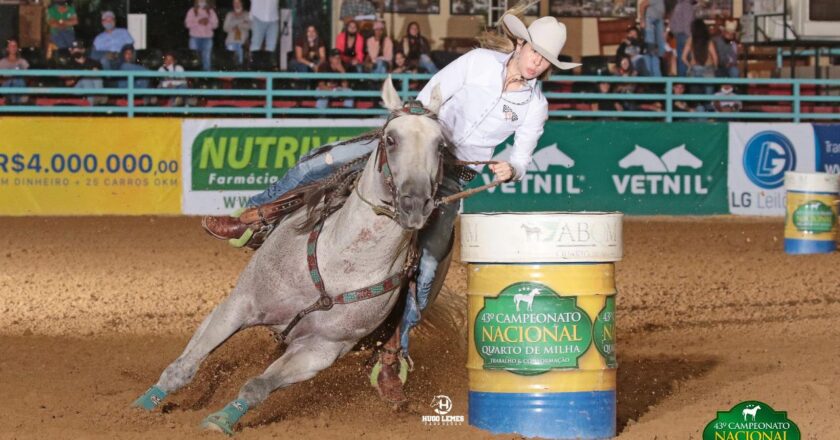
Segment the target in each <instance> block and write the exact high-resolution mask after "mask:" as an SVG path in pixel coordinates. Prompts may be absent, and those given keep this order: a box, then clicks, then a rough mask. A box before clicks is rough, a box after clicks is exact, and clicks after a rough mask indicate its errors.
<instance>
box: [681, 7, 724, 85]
mask: <svg viewBox="0 0 840 440" xmlns="http://www.w3.org/2000/svg"><path fill="white" fill-rule="evenodd" d="M682 59H683V62H684V63H685V64H686V66H688V76H691V77H694V78H713V77H714V76H715V66H717V64H718V60H717V52H716V51H715V45H714V43H712V40H711V38H710V37H709V28H708V27H706V23H705V22H703V19H700V18H698V19H695V20H694V21H693V22H691V36H690V37H688V41H686V42H685V48H684V49H683V58H682ZM713 91H714V86H712V85H711V84H703V85H702V86H700V87H698V88H697V89H696V90H695V91H694V93H705V94H707V95H711V94H712V93H713Z"/></svg>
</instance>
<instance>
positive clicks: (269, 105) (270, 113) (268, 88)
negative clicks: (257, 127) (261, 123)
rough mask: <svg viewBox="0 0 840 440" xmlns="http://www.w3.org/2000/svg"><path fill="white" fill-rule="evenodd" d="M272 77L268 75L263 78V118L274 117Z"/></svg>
mask: <svg viewBox="0 0 840 440" xmlns="http://www.w3.org/2000/svg"><path fill="white" fill-rule="evenodd" d="M273 95H274V77H273V76H272V75H271V74H268V75H267V76H266V78H265V117H266V119H271V118H272V117H274V96H273Z"/></svg>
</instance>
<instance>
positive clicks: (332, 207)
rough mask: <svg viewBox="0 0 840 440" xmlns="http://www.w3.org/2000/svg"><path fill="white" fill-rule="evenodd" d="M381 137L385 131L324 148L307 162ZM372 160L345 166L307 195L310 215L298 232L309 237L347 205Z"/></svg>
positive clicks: (378, 130)
mask: <svg viewBox="0 0 840 440" xmlns="http://www.w3.org/2000/svg"><path fill="white" fill-rule="evenodd" d="M381 135H382V129H381V128H378V129H375V130H371V131H369V132H367V133H363V134H361V135H359V136H356V137H354V138H351V139H348V140H346V141H343V142H339V143H335V144H332V145H328V146H325V147H322V148H320V149H318V150H316V151H317V152H316V153H314V154H313V155H312V156H311V157H310V158H309V159H307V160H311V159H312V158H314V157H317V156H320V155H322V154H324V153H327V152H329V151H330V150H332V149H333V148H334V147H337V146H339V145H345V144H349V143H352V142H359V141H365V140H373V139H377V138H379V137H380V136H381ZM369 157H370V156H369V155H365V156H362V157H359V158H357V159H353V160H352V161H350V162H348V163H346V164H344V165H342V166H341V167H339V168H338V169H337V170H335V171H334V172H333V173H332V174H330V175H329V176H328V177H326V178H324V179H323V180H322V181H321V183H320V184H319V185H318V186H317V187H315V189H313V190H312V191H311V192H310V193H308V194H306V198H305V200H304V202H305V205H306V215H305V216H304V218H303V220H302V221H301V222H300V223H299V224H298V225H297V226H296V227H295V229H296V230H297V231H298V232H300V233H307V232H310V231H312V229H313V228H314V227H315V225H316V224H318V222H319V221H321V220H322V219H323V218H324V217H326V216H328V215H330V214H332V213H333V212H335V211H337V210H338V209H339V208H341V207H342V206H344V202H346V201H347V198H348V197H350V194H351V193H352V192H353V183H354V182H355V181H356V179H357V178H358V176H359V175H360V174H361V173H362V171H363V170H364V167H363V166H360V165H362V164H363V163H365V162H367V160H368V158H369Z"/></svg>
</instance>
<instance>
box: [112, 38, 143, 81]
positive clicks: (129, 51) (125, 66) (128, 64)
mask: <svg viewBox="0 0 840 440" xmlns="http://www.w3.org/2000/svg"><path fill="white" fill-rule="evenodd" d="M121 58H122V64H121V65H120V70H123V71H135V72H146V71H148V70H149V69H147V68H145V67H143V66H141V65H140V64H138V63H137V53H136V52H135V51H134V48H133V47H132V46H126V47H125V48H123V51H122V57H121ZM117 87H119V88H123V89H124V88H127V87H128V79H120V80H119V81H117ZM134 87H136V88H139V89H146V88H149V78H137V79H136V80H135V82H134Z"/></svg>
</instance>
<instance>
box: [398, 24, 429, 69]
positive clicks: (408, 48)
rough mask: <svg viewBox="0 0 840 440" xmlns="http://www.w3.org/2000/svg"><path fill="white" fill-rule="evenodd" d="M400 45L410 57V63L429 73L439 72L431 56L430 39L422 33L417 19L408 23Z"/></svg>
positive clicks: (407, 56)
mask: <svg viewBox="0 0 840 440" xmlns="http://www.w3.org/2000/svg"><path fill="white" fill-rule="evenodd" d="M400 47H401V48H402V51H403V53H404V54H405V56H406V58H408V62H409V64H411V65H413V66H414V67H419V68H422V69H424V70H426V72H428V73H433V74H434V73H437V71H438V68H437V66H436V65H435V63H434V62H432V58H431V57H430V56H429V54H430V53H431V46H430V45H429V40H427V39H426V37H424V36H422V35H420V25H419V24H418V23H417V22H416V21H412V22H411V23H409V24H408V28H407V29H406V33H405V36H403V38H402V41H401V42H400Z"/></svg>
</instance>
